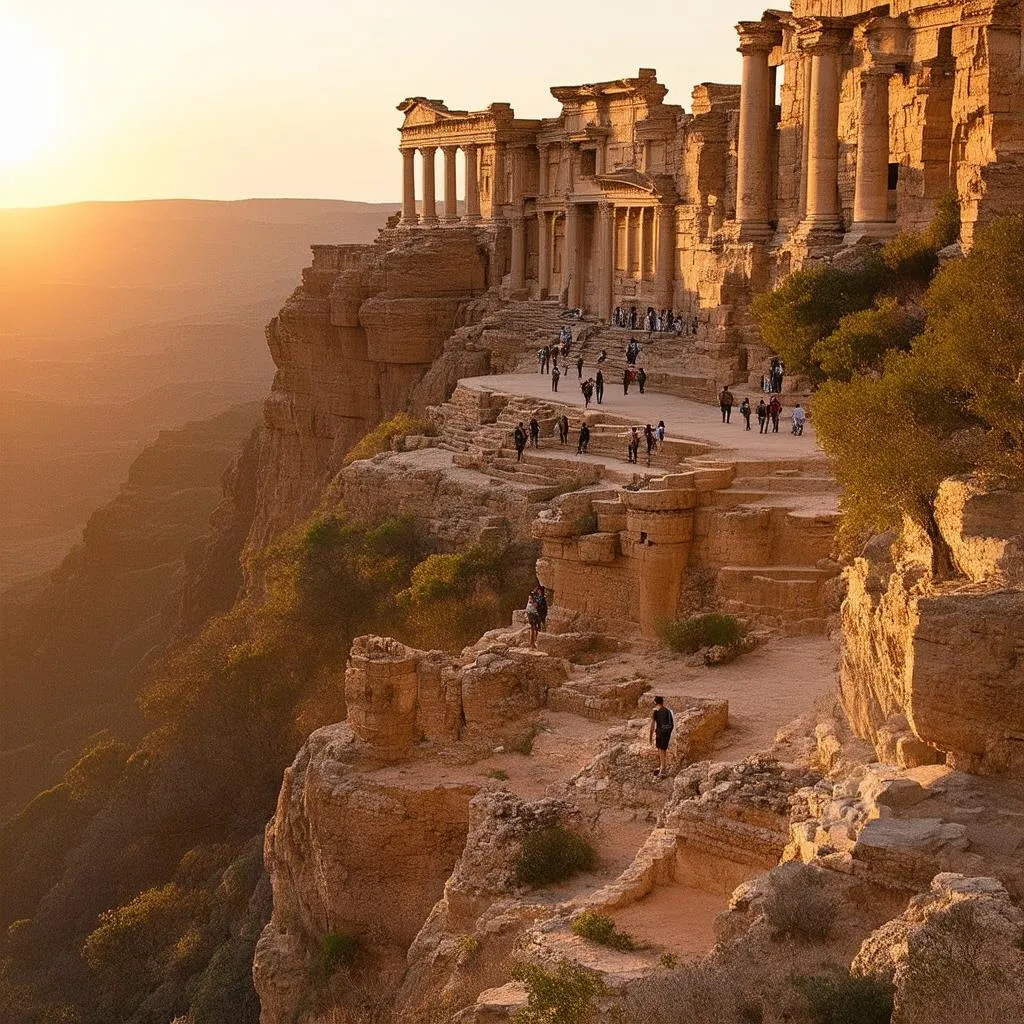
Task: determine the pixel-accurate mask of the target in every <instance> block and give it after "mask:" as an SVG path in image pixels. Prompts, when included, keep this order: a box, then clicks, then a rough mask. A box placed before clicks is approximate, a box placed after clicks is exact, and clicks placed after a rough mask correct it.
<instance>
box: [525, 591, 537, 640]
mask: <svg viewBox="0 0 1024 1024" xmlns="http://www.w3.org/2000/svg"><path fill="white" fill-rule="evenodd" d="M526 621H527V622H528V623H529V624H530V646H531V647H536V646H537V633H538V631H539V630H540V608H538V606H537V591H536V590H534V591H531V592H530V596H529V597H528V598H527V599H526Z"/></svg>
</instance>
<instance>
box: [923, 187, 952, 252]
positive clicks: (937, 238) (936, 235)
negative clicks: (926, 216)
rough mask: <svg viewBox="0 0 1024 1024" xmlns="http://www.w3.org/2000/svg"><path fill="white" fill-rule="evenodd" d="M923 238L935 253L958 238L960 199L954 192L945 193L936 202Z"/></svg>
mask: <svg viewBox="0 0 1024 1024" xmlns="http://www.w3.org/2000/svg"><path fill="white" fill-rule="evenodd" d="M925 237H926V238H927V239H928V242H929V244H930V245H931V246H932V248H934V249H935V250H936V251H938V250H939V249H945V248H946V246H947V245H952V244H953V243H954V242H955V241H956V240H957V239H958V238H959V237H960V199H959V197H958V196H957V194H956V192H952V191H951V192H947V193H946V194H945V195H943V196H940V197H939V199H937V200H936V202H935V213H934V214H933V215H932V222H931V223H930V224H929V225H928V229H927V231H926V232H925Z"/></svg>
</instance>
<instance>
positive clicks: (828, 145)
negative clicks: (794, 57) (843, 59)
mask: <svg viewBox="0 0 1024 1024" xmlns="http://www.w3.org/2000/svg"><path fill="white" fill-rule="evenodd" d="M739 33H740V53H741V54H742V55H743V77H742V84H741V90H740V123H739V145H738V167H737V179H736V220H737V222H738V224H739V233H740V238H741V240H757V239H762V238H767V237H768V236H769V235H770V234H771V230H772V229H771V226H770V223H769V220H770V209H771V189H772V188H773V186H774V174H773V167H772V164H773V155H772V148H773V147H772V136H773V130H774V125H773V123H772V111H773V108H774V103H775V95H774V94H775V88H774V80H773V76H774V70H773V69H772V68H771V67H770V66H769V54H770V51H771V50H772V48H773V47H774V46H775V45H776V44H777V43H778V41H779V40H778V33H777V31H773V30H772V28H771V26H766V25H762V24H761V23H751V22H741V24H740V26H739ZM844 39H845V36H844V35H843V34H842V33H841V32H840V31H839V30H837V29H833V28H830V27H821V28H818V29H816V30H814V31H812V32H808V33H806V34H804V35H803V36H802V38H801V48H802V49H803V51H804V54H805V60H806V61H807V62H809V67H806V71H805V91H804V99H805V102H804V107H803V110H804V147H803V151H804V163H803V173H804V177H803V179H802V181H801V207H802V209H803V223H804V225H805V226H806V227H807V228H808V229H810V230H812V231H838V230H839V228H840V227H841V223H842V218H841V210H840V206H839V89H840V77H841V67H840V57H839V50H840V47H841V46H842V44H843V42H844ZM891 73H892V69H891V68H889V67H887V66H883V65H878V64H871V65H869V66H868V67H867V69H866V70H865V71H864V73H863V74H862V76H861V94H860V109H859V127H858V136H857V169H856V185H855V196H854V208H853V219H854V225H853V229H852V230H855V231H859V232H860V233H862V234H863V233H870V232H871V231H872V229H873V228H876V229H878V230H879V231H881V230H884V229H883V228H882V226H883V225H885V224H886V223H887V221H888V178H889V75H890V74H891Z"/></svg>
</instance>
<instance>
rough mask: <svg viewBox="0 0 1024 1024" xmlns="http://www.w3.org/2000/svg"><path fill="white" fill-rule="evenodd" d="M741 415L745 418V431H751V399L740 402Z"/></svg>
mask: <svg viewBox="0 0 1024 1024" xmlns="http://www.w3.org/2000/svg"><path fill="white" fill-rule="evenodd" d="M740 415H741V416H742V417H743V422H744V423H745V424H746V426H745V427H744V428H743V429H744V430H749V429H750V399H749V398H744V399H743V401H742V402H740Z"/></svg>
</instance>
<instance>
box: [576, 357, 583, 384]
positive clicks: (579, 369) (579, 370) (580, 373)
mask: <svg viewBox="0 0 1024 1024" xmlns="http://www.w3.org/2000/svg"><path fill="white" fill-rule="evenodd" d="M576 377H577V378H578V379H579V380H583V353H582V352H581V353H580V354H579V355H578V356H577V357H576Z"/></svg>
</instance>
